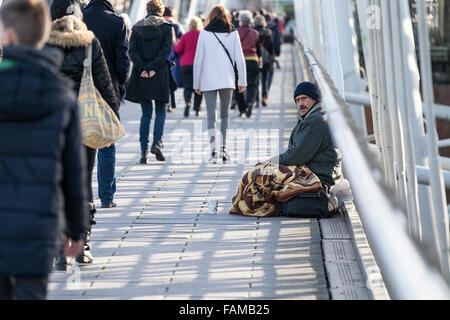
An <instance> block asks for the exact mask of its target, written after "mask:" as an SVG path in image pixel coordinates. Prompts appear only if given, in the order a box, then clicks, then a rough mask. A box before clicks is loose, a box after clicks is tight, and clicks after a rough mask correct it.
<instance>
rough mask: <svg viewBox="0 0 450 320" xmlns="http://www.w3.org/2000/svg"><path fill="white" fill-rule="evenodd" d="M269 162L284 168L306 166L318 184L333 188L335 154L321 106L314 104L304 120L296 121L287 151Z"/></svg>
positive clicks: (336, 162) (336, 154)
mask: <svg viewBox="0 0 450 320" xmlns="http://www.w3.org/2000/svg"><path fill="white" fill-rule="evenodd" d="M273 160H275V161H276V160H279V164H280V165H284V166H303V165H306V166H307V167H308V168H309V169H310V170H311V171H312V172H314V173H315V174H316V175H317V176H318V177H319V179H320V181H321V182H322V184H325V185H328V186H333V185H334V178H333V176H334V172H335V169H336V168H337V166H338V164H339V161H338V153H337V150H336V149H335V147H334V143H333V140H332V137H331V132H330V129H329V127H328V122H327V116H326V114H325V111H324V110H323V109H322V105H321V104H316V105H315V106H314V107H313V108H312V109H311V111H310V112H309V113H308V114H307V115H306V116H305V117H303V118H302V117H300V120H299V122H298V123H297V126H296V127H295V128H294V130H293V131H292V133H291V137H290V139H289V147H288V150H287V151H286V152H284V153H282V154H281V155H280V156H279V157H276V159H273Z"/></svg>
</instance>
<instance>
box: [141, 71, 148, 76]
mask: <svg viewBox="0 0 450 320" xmlns="http://www.w3.org/2000/svg"><path fill="white" fill-rule="evenodd" d="M141 78H148V73H147V71H145V70H144V71H142V73H141Z"/></svg>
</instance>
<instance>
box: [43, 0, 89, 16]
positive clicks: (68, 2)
mask: <svg viewBox="0 0 450 320" xmlns="http://www.w3.org/2000/svg"><path fill="white" fill-rule="evenodd" d="M72 5H74V7H71V8H69V7H70V6H72ZM77 11H80V13H81V3H80V0H53V2H52V4H51V6H50V13H51V15H52V20H56V19H60V18H62V17H64V16H67V15H71V14H75V15H77V16H78V14H77Z"/></svg>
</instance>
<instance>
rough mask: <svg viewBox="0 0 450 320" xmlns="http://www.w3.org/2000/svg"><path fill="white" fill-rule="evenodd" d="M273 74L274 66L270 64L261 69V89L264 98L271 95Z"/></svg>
mask: <svg viewBox="0 0 450 320" xmlns="http://www.w3.org/2000/svg"><path fill="white" fill-rule="evenodd" d="M271 74H272V76H273V67H272V66H271V65H269V64H268V65H264V66H263V68H262V69H261V90H262V97H263V98H267V97H268V95H269V89H270V85H271V83H272V78H271Z"/></svg>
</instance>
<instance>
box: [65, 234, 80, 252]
mask: <svg viewBox="0 0 450 320" xmlns="http://www.w3.org/2000/svg"><path fill="white" fill-rule="evenodd" d="M63 242H64V255H65V256H66V257H77V256H79V255H80V253H81V252H82V251H83V246H84V241H83V240H79V241H74V240H72V239H68V238H67V237H66V236H64V238H63Z"/></svg>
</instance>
